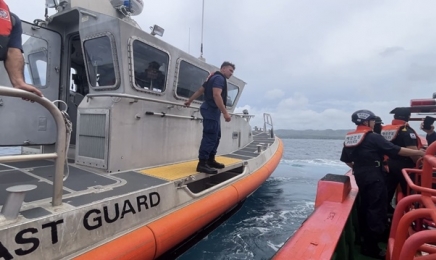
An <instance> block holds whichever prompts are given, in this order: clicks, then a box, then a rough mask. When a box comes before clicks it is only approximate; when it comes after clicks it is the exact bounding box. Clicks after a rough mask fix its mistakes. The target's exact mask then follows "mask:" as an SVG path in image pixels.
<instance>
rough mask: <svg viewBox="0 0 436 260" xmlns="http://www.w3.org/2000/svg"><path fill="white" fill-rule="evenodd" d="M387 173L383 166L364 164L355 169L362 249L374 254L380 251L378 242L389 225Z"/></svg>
mask: <svg viewBox="0 0 436 260" xmlns="http://www.w3.org/2000/svg"><path fill="white" fill-rule="evenodd" d="M356 168H357V169H356ZM385 174H386V173H385V172H383V171H382V168H381V167H374V166H363V167H355V169H354V176H355V179H356V184H357V186H358V187H359V197H360V205H359V208H358V213H359V224H360V225H359V226H360V229H361V232H362V235H363V243H362V250H363V251H365V252H368V253H373V254H376V253H377V252H379V251H380V248H379V247H378V242H379V241H380V240H381V238H382V235H383V233H384V231H385V229H386V226H387V225H386V224H387V221H386V220H387V207H386V206H387V189H386V182H385Z"/></svg>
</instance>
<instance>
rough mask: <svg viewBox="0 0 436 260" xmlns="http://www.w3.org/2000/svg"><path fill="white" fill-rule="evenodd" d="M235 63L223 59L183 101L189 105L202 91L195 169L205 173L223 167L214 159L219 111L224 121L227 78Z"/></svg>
mask: <svg viewBox="0 0 436 260" xmlns="http://www.w3.org/2000/svg"><path fill="white" fill-rule="evenodd" d="M234 70H235V65H234V64H232V63H230V62H228V61H225V62H223V64H222V65H221V69H220V70H219V71H216V72H215V73H214V74H213V75H210V76H209V78H208V79H207V81H206V82H205V83H204V84H203V85H202V86H201V87H200V88H199V89H198V90H197V91H196V92H195V93H194V94H193V95H192V96H191V97H190V98H189V99H188V100H187V101H186V102H185V106H187V107H189V106H190V105H191V103H192V101H194V100H195V99H196V98H198V97H199V96H201V95H202V94H203V93H204V102H203V104H201V106H200V113H201V116H202V117H203V138H202V139H201V144H200V149H199V151H198V153H199V154H198V159H199V162H198V165H197V171H198V172H204V173H207V174H216V173H218V171H217V170H216V169H214V168H217V169H222V168H224V164H222V163H219V162H217V161H216V160H215V156H216V153H217V148H218V145H219V142H220V139H221V125H220V122H221V113H222V114H223V116H224V120H225V121H226V122H230V120H231V117H230V114H229V112H227V109H226V105H225V102H226V100H227V79H229V78H230V77H231V76H232V75H233V71H234Z"/></svg>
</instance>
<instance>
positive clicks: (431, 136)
mask: <svg viewBox="0 0 436 260" xmlns="http://www.w3.org/2000/svg"><path fill="white" fill-rule="evenodd" d="M425 139H427V145H429V146H430V145H431V144H432V143H433V142H434V141H436V132H433V133H431V134H428V135H427V136H426V137H425Z"/></svg>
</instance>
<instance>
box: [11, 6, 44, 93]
mask: <svg viewBox="0 0 436 260" xmlns="http://www.w3.org/2000/svg"><path fill="white" fill-rule="evenodd" d="M11 16H14V18H15V25H14V27H13V28H12V32H11V35H10V39H9V44H8V53H7V56H6V60H5V68H6V71H7V72H8V75H9V79H10V80H11V83H12V86H13V87H14V88H18V89H22V90H25V91H29V92H32V93H35V94H36V95H38V96H40V97H42V93H41V91H39V89H37V88H35V87H34V86H31V85H29V84H27V83H26V82H25V81H24V58H23V55H22V54H21V53H22V49H23V47H22V42H21V34H22V33H23V29H22V27H21V21H20V18H18V16H16V15H15V14H12V13H11Z"/></svg>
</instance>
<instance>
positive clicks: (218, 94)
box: [213, 88, 230, 122]
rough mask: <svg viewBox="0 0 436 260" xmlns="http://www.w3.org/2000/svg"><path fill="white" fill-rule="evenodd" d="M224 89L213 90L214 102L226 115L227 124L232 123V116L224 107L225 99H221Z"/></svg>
mask: <svg viewBox="0 0 436 260" xmlns="http://www.w3.org/2000/svg"><path fill="white" fill-rule="evenodd" d="M221 92H222V89H220V88H213V100H214V101H215V104H216V106H217V107H218V108H219V110H220V111H221V113H223V115H224V119H225V120H226V122H229V121H230V114H229V112H227V109H226V106H224V101H223V98H222V97H221Z"/></svg>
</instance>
